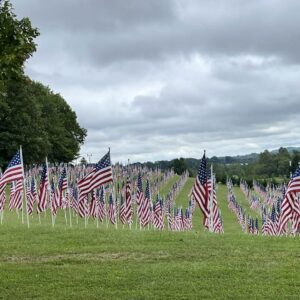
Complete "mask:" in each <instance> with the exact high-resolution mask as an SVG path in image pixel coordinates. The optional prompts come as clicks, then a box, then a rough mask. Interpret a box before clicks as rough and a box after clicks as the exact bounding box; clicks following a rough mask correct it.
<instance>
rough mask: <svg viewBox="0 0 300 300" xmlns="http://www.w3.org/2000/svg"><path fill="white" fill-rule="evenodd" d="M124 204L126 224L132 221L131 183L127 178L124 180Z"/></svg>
mask: <svg viewBox="0 0 300 300" xmlns="http://www.w3.org/2000/svg"><path fill="white" fill-rule="evenodd" d="M125 204H126V212H125V215H126V220H127V222H128V224H131V223H132V198H131V184H130V179H129V178H128V179H127V181H126V189H125Z"/></svg>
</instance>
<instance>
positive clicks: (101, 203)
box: [98, 186, 106, 222]
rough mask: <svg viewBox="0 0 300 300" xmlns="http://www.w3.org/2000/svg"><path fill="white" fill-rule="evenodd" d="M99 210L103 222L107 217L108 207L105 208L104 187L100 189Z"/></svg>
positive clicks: (99, 216)
mask: <svg viewBox="0 0 300 300" xmlns="http://www.w3.org/2000/svg"><path fill="white" fill-rule="evenodd" d="M98 201H99V210H98V218H99V220H100V222H103V220H104V218H105V216H106V207H105V195H104V188H103V186H102V187H101V189H100V194H99V200H98Z"/></svg>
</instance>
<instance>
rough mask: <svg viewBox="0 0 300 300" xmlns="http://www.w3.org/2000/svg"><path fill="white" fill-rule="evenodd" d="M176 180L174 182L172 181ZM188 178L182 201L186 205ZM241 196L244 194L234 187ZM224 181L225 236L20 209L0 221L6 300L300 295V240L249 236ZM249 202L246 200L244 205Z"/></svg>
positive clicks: (1, 293) (0, 293)
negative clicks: (30, 214) (29, 215)
mask: <svg viewBox="0 0 300 300" xmlns="http://www.w3.org/2000/svg"><path fill="white" fill-rule="evenodd" d="M169 184H170V185H171V183H169ZM192 184H193V180H192V179H189V180H188V182H187V184H186V186H185V187H184V189H183V190H182V192H181V193H180V194H179V197H178V203H181V204H182V205H184V206H185V207H186V205H187V193H188V192H189V190H190V187H191V186H192ZM235 192H236V195H237V197H238V199H240V198H241V201H245V199H242V197H243V194H242V193H241V192H239V188H235ZM226 193H227V191H226V187H225V186H219V189H218V200H219V203H220V207H221V209H222V216H223V221H224V229H225V234H224V235H215V234H210V233H207V232H204V231H203V229H202V228H201V220H200V214H199V212H198V210H197V213H196V215H195V216H194V230H192V231H191V232H168V231H164V232H158V231H152V230H150V231H148V230H145V231H140V230H136V229H133V230H131V231H130V230H128V229H121V228H119V229H118V230H116V229H115V228H114V227H112V226H110V227H109V228H106V226H100V227H99V228H98V229H97V228H96V226H95V224H94V223H93V222H91V221H90V222H89V224H88V227H87V229H85V228H84V222H83V221H82V220H79V225H76V222H75V219H74V220H73V222H74V223H75V224H74V226H73V228H69V227H67V226H66V225H65V224H64V216H63V215H61V216H60V217H59V219H58V221H57V224H56V226H55V228H54V229H53V228H51V226H50V218H49V216H48V217H47V218H46V219H45V218H44V217H42V224H41V225H40V224H38V220H37V218H36V217H35V218H34V219H31V228H30V229H29V230H28V229H27V227H26V225H22V224H21V221H20V219H17V216H16V214H15V213H6V212H5V213H6V214H5V219H4V224H3V225H2V226H0V237H1V242H0V270H1V271H0V283H1V284H0V298H1V299H205V298H213V299H245V298H251V299H262V298H263V299H299V297H300V239H299V238H295V239H294V238H271V237H261V236H248V235H245V234H243V233H242V231H241V229H240V226H239V225H238V223H237V222H236V220H235V216H234V215H233V214H232V213H231V212H230V211H229V210H228V208H227V203H226V196H227V194H226ZM244 203H245V204H246V201H245V202H244Z"/></svg>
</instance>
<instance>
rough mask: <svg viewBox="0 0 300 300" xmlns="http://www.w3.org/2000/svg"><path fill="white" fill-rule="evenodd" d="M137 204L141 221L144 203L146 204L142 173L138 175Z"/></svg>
mask: <svg viewBox="0 0 300 300" xmlns="http://www.w3.org/2000/svg"><path fill="white" fill-rule="evenodd" d="M136 205H137V215H138V217H139V219H140V223H141V221H142V212H143V205H144V193H143V183H142V176H141V174H139V175H138V180H137V192H136Z"/></svg>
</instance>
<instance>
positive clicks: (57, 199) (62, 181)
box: [52, 168, 68, 215]
mask: <svg viewBox="0 0 300 300" xmlns="http://www.w3.org/2000/svg"><path fill="white" fill-rule="evenodd" d="M67 187H68V185H67V170H66V168H63V170H62V173H61V174H60V178H59V181H58V186H57V189H56V192H55V195H54V199H52V214H53V215H56V213H57V209H58V207H62V198H63V191H64V190H66V189H67Z"/></svg>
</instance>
